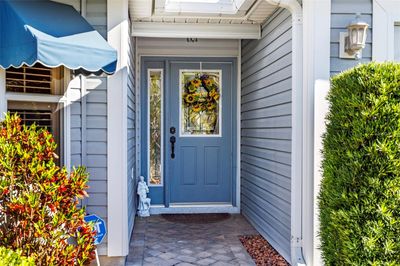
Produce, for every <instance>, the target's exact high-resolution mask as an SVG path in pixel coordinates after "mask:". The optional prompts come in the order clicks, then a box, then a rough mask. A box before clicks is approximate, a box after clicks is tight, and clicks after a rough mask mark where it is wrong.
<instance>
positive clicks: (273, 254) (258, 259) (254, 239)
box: [239, 235, 289, 266]
mask: <svg viewBox="0 0 400 266" xmlns="http://www.w3.org/2000/svg"><path fill="white" fill-rule="evenodd" d="M239 239H240V242H242V244H243V246H244V247H245V248H246V250H247V252H248V253H249V254H250V256H251V257H252V258H253V260H254V262H255V263H256V265H257V266H289V264H288V263H287V262H286V260H285V259H284V258H283V257H282V256H281V255H279V253H278V252H277V251H276V250H275V249H274V248H273V247H272V246H271V245H270V244H269V243H268V242H267V240H265V239H264V238H263V237H262V236H261V235H251V236H241V237H240V238H239Z"/></svg>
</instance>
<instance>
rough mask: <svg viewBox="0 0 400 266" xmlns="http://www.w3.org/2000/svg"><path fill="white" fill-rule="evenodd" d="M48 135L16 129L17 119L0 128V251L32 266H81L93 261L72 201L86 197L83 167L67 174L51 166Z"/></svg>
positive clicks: (89, 236) (87, 231)
mask: <svg viewBox="0 0 400 266" xmlns="http://www.w3.org/2000/svg"><path fill="white" fill-rule="evenodd" d="M55 151H56V144H55V142H54V139H53V137H52V135H51V134H50V133H49V132H48V131H47V130H45V129H39V128H37V127H36V126H35V125H33V126H31V127H26V126H22V125H21V119H20V118H19V117H18V116H17V115H13V116H10V115H7V117H6V119H5V120H4V121H3V122H1V124H0V203H1V204H0V246H4V247H7V248H9V249H12V250H20V251H21V254H22V255H23V256H27V257H31V258H34V259H35V262H36V264H37V265H46V266H48V265H85V264H89V263H90V260H91V259H92V258H93V255H94V248H95V247H94V244H93V242H94V240H93V230H92V227H91V226H90V225H88V224H87V223H85V222H84V215H85V210H84V209H78V207H77V204H78V198H83V197H85V196H87V194H86V191H85V189H86V188H87V185H86V183H87V180H88V174H87V173H86V170H85V169H84V168H83V167H79V168H77V169H74V171H73V172H72V173H71V174H68V173H67V170H66V169H65V168H60V167H59V166H57V165H56V163H55V159H56V158H57V155H56V154H55Z"/></svg>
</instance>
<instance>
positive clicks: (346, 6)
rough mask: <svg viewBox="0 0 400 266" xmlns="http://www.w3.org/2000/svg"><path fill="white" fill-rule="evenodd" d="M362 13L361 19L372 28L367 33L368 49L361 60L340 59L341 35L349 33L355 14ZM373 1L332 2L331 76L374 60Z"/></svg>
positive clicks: (366, 48) (340, 0)
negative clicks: (349, 25)
mask: <svg viewBox="0 0 400 266" xmlns="http://www.w3.org/2000/svg"><path fill="white" fill-rule="evenodd" d="M356 13H361V18H362V19H363V20H364V21H366V22H367V23H368V24H369V25H370V27H369V29H368V31H367V41H366V47H365V49H364V50H363V58H362V59H361V60H354V59H341V58H339V40H340V38H339V35H340V32H346V31H347V28H346V27H347V25H348V24H349V23H350V22H351V21H352V20H354V18H355V14H356ZM372 30H373V29H372V0H332V6H331V47H330V48H331V49H330V50H331V64H330V67H331V75H332V76H333V75H336V74H338V73H340V72H342V71H344V70H347V69H349V68H352V67H354V66H356V65H357V64H359V63H366V62H370V61H371V60H372Z"/></svg>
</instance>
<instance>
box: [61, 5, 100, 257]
mask: <svg viewBox="0 0 400 266" xmlns="http://www.w3.org/2000/svg"><path fill="white" fill-rule="evenodd" d="M58 2H63V3H66V4H70V5H72V6H74V7H75V8H76V9H77V10H78V11H80V1H79V0H58ZM86 3H87V6H86V19H87V21H88V22H89V23H90V24H91V25H92V26H93V27H94V28H95V29H96V30H97V31H99V32H100V34H101V35H102V36H103V37H104V38H106V37H107V0H87V2H86ZM83 86H84V90H85V91H86V93H82V92H83V89H82V88H80V87H77V88H70V90H71V95H81V97H76V99H75V100H74V101H73V102H72V104H71V165H72V166H78V165H85V166H86V167H87V170H88V172H89V175H90V176H89V184H88V185H89V189H88V193H89V198H87V199H86V200H85V201H84V202H83V203H84V204H85V205H86V210H87V212H88V213H95V214H97V215H99V216H101V217H102V218H103V219H104V220H105V221H106V223H107V78H105V77H88V78H84V82H83ZM98 251H99V254H100V255H105V254H107V236H106V239H105V240H104V241H103V244H101V245H100V246H99V247H98Z"/></svg>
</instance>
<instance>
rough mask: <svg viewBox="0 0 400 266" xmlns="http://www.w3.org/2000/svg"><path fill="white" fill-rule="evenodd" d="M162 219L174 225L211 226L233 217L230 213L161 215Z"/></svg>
mask: <svg viewBox="0 0 400 266" xmlns="http://www.w3.org/2000/svg"><path fill="white" fill-rule="evenodd" d="M161 217H162V218H164V219H165V220H167V221H169V222H172V223H183V224H209V223H218V222H222V221H225V220H227V219H229V218H230V217H231V215H230V214H229V213H205V214H161Z"/></svg>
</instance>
